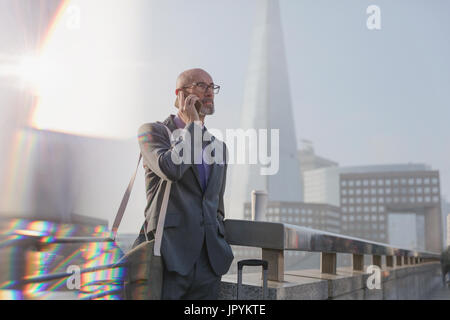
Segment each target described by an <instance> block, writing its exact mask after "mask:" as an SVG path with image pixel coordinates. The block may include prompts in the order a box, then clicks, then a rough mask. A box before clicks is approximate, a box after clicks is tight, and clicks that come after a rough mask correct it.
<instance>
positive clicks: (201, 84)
mask: <svg viewBox="0 0 450 320" xmlns="http://www.w3.org/2000/svg"><path fill="white" fill-rule="evenodd" d="M193 86H196V87H198V88H199V89H200V90H201V91H203V92H206V91H207V90H208V89H209V88H212V89H213V92H214V94H218V93H219V91H220V86H217V85H215V84H214V83H213V84H209V85H208V84H206V83H204V82H195V83H193V84H191V85H190V86H184V87H182V89H186V88H190V87H193Z"/></svg>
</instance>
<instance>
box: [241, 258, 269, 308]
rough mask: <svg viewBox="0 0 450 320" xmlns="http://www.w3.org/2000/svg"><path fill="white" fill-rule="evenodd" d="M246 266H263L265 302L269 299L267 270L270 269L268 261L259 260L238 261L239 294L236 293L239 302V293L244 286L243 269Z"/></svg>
mask: <svg viewBox="0 0 450 320" xmlns="http://www.w3.org/2000/svg"><path fill="white" fill-rule="evenodd" d="M244 266H252V267H257V266H262V268H263V297H262V299H263V300H265V299H267V298H268V295H269V294H268V288H267V270H268V268H269V263H268V262H267V261H266V260H258V259H249V260H241V261H238V285H237V293H236V299H237V300H239V291H240V289H241V286H242V269H243V268H244Z"/></svg>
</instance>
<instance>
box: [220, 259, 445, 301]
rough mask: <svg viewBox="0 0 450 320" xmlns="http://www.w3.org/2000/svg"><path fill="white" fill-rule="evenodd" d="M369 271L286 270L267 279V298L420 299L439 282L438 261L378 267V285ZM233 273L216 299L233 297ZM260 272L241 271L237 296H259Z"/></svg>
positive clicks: (439, 266)
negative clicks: (377, 286)
mask: <svg viewBox="0 0 450 320" xmlns="http://www.w3.org/2000/svg"><path fill="white" fill-rule="evenodd" d="M369 276H370V274H367V273H365V272H356V271H355V272H354V271H352V270H351V268H339V269H338V270H337V274H336V275H328V274H321V273H320V271H319V270H299V271H286V272H285V281H284V282H283V283H279V282H275V281H269V282H268V287H269V294H268V295H269V296H268V298H267V299H269V300H326V299H331V300H408V299H423V298H426V297H427V296H428V295H430V293H431V292H432V291H433V290H434V289H436V288H439V287H440V286H442V276H441V265H440V263H439V262H427V263H421V264H418V265H411V266H410V265H408V266H401V267H395V268H386V267H384V268H383V269H382V276H381V281H382V282H381V289H368V288H367V285H366V283H367V278H368V277H369ZM236 282H237V276H236V275H226V276H224V277H222V284H221V288H220V294H219V299H222V300H230V299H231V300H234V299H236V290H237V285H236ZM261 286H262V280H261V274H260V273H249V274H245V273H244V275H243V285H242V290H241V292H240V299H248V300H253V299H261V298H262V288H261Z"/></svg>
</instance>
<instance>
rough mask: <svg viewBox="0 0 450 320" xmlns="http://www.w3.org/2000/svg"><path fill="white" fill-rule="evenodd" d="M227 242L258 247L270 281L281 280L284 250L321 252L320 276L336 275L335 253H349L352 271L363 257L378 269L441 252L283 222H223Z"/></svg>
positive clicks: (361, 263)
mask: <svg viewBox="0 0 450 320" xmlns="http://www.w3.org/2000/svg"><path fill="white" fill-rule="evenodd" d="M224 223H225V230H226V237H227V241H228V243H229V244H230V245H237V246H247V247H258V248H261V249H262V259H263V260H267V261H268V262H269V272H268V276H269V280H273V281H280V282H282V281H284V251H285V250H294V251H309V252H320V254H321V258H320V260H321V262H320V270H321V272H322V273H328V274H336V267H337V256H336V255H337V253H346V254H352V256H353V270H354V271H363V270H364V255H371V256H372V264H373V265H377V266H379V267H381V262H382V260H381V257H382V256H386V266H387V267H394V257H395V258H396V259H395V260H396V261H395V264H396V265H397V266H401V265H403V264H405V265H407V264H411V265H413V264H418V263H424V262H428V261H435V260H439V259H440V253H436V252H422V251H416V250H408V249H402V248H397V247H393V246H390V245H388V244H383V243H379V242H373V241H368V240H363V239H359V238H354V237H350V236H345V235H340V234H334V233H330V232H325V231H319V230H315V229H310V228H305V227H301V226H296V225H290V224H285V223H274V222H263V221H249V220H225V221H224Z"/></svg>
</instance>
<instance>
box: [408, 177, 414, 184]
mask: <svg viewBox="0 0 450 320" xmlns="http://www.w3.org/2000/svg"><path fill="white" fill-rule="evenodd" d="M408 184H409V185H410V186H412V185H413V184H414V179H413V178H409V179H408Z"/></svg>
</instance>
